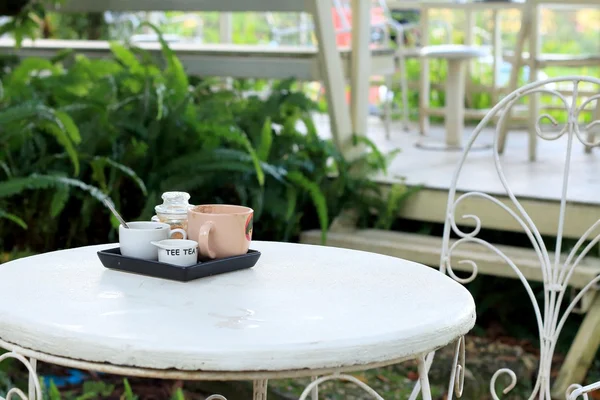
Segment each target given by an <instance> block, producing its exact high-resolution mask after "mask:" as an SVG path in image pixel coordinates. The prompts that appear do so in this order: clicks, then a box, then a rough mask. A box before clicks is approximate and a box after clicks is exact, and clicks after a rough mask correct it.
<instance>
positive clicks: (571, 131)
mask: <svg viewBox="0 0 600 400" xmlns="http://www.w3.org/2000/svg"><path fill="white" fill-rule="evenodd" d="M565 83H566V84H568V85H569V86H571V89H570V93H568V96H567V95H565V94H563V93H564V91H562V92H559V91H558V90H556V89H550V88H548V87H549V86H552V85H556V84H565ZM581 83H585V84H588V85H594V86H595V87H596V88H597V89H598V91H599V92H600V79H595V78H590V77H581V76H570V77H563V78H555V79H547V80H544V81H538V82H534V83H531V84H528V85H525V86H523V87H522V88H520V89H517V90H516V91H514V92H513V93H511V94H509V95H507V96H506V97H505V98H504V99H503V100H502V101H500V102H499V103H498V104H497V105H496V106H495V107H494V108H492V109H491V110H490V112H489V113H488V114H487V115H486V116H485V117H484V118H483V120H482V121H481V122H480V123H479V125H478V126H477V127H476V128H475V130H474V132H473V133H472V135H471V137H470V138H469V141H468V142H467V144H466V146H465V149H464V151H463V153H462V156H461V159H460V161H459V164H458V165H457V167H456V170H455V171H454V175H453V178H452V182H451V185H450V192H449V197H448V204H447V213H446V223H445V227H444V234H443V242H442V253H441V258H440V270H441V271H442V272H444V273H447V274H448V275H449V276H450V277H451V278H453V279H454V280H456V281H458V282H460V283H462V284H466V283H469V282H471V281H473V280H474V279H475V278H476V277H477V274H478V267H477V263H476V262H475V261H472V260H468V259H462V260H460V261H458V263H461V264H467V265H469V266H470V271H471V272H470V275H469V276H467V277H459V276H458V275H457V274H456V273H455V272H454V270H453V260H452V255H453V252H454V250H455V249H456V248H458V247H460V246H462V245H464V244H466V243H474V244H477V245H480V246H483V247H485V248H487V249H488V250H490V251H491V252H492V253H495V254H496V255H497V256H499V257H500V258H501V259H502V260H503V261H505V262H506V264H507V265H508V266H509V267H510V268H511V269H512V270H513V271H514V273H515V274H516V276H517V277H518V278H519V280H520V281H521V283H522V284H523V287H524V288H525V290H526V292H527V294H528V297H529V298H530V300H531V304H532V307H533V309H534V312H535V317H536V320H537V325H538V333H539V338H540V366H539V371H538V374H537V379H536V384H535V386H534V388H533V391H532V393H531V397H530V399H533V398H540V399H546V400H549V399H550V398H551V395H550V369H551V366H552V356H553V354H554V350H555V346H556V343H557V340H558V338H559V335H560V332H561V330H562V328H563V326H564V324H565V322H566V320H567V318H568V317H569V315H570V314H571V312H572V311H573V309H574V307H575V306H576V304H577V303H578V302H579V301H580V300H581V298H582V297H583V296H584V294H585V293H586V292H587V291H589V290H592V289H593V288H596V289H597V288H598V285H600V276H597V277H596V278H594V279H592V280H591V281H590V282H589V283H588V284H587V285H586V286H584V287H583V288H582V289H581V290H580V291H579V293H578V294H577V296H575V297H574V298H573V300H572V301H571V302H570V303H569V304H566V301H565V294H566V293H567V289H568V285H569V281H570V278H571V277H572V274H573V272H574V270H575V269H576V268H577V266H578V265H579V264H580V263H581V261H582V259H583V258H584V257H585V256H586V255H587V254H588V253H589V252H590V250H591V249H592V248H593V247H594V246H595V245H596V244H598V242H600V233H598V232H596V233H595V231H596V230H597V229H598V228H600V220H598V221H596V222H595V223H593V224H591V226H590V227H589V228H588V229H587V230H586V231H585V233H584V234H583V235H582V236H581V238H580V239H579V240H578V241H577V243H576V244H575V246H574V247H573V248H572V249H571V250H570V252H569V253H568V254H567V256H566V259H563V258H561V249H562V247H563V230H564V222H565V215H566V207H567V199H566V198H567V188H568V185H569V172H570V163H571V158H572V151H573V144H574V143H577V142H579V143H581V144H583V145H584V146H585V147H595V146H600V138H595V137H594V135H590V134H589V131H590V130H591V129H592V128H594V127H596V126H598V125H600V121H593V122H591V123H589V124H587V125H585V126H584V130H585V131H586V132H588V134H587V135H584V134H583V133H582V132H581V130H580V124H579V122H578V121H579V119H580V115H581V113H582V112H583V110H584V108H585V107H586V106H589V105H590V104H591V103H592V102H600V94H598V95H593V96H589V97H587V98H586V99H584V100H583V101H581V104H579V105H578V104H577V103H578V102H577V99H578V95H579V86H580V84H581ZM541 93H544V94H547V95H551V96H553V97H555V98H557V99H558V103H560V104H561V106H562V107H564V112H565V113H566V115H567V118H566V123H565V124H564V126H563V127H562V128H561V129H557V130H558V132H550V133H548V132H544V129H542V122H543V121H544V120H548V121H550V123H551V125H552V126H553V127H557V126H558V125H559V124H558V122H557V120H556V119H555V118H554V117H553V116H552V115H549V114H543V115H541V116H540V117H539V118H538V119H537V120H536V121H535V124H534V127H533V129H535V133H536V135H537V136H538V137H539V138H541V139H543V140H548V141H550V140H558V139H561V138H563V139H565V140H566V147H567V148H566V154H565V163H564V170H563V176H562V182H560V190H561V200H560V208H559V215H558V224H557V226H558V231H557V235H556V243H555V250H554V254H553V255H552V254H551V252H550V251H549V250H548V248H547V246H546V243H545V242H544V240H543V238H542V235H541V234H540V231H539V230H538V228H537V227H536V225H535V223H534V221H533V219H532V218H531V217H530V215H529V214H528V212H527V211H526V210H525V208H524V207H523V206H522V204H521V203H520V202H519V200H518V199H517V197H516V196H515V194H514V193H513V191H512V190H511V188H510V186H509V185H508V180H507V178H506V176H505V174H504V171H503V167H502V163H501V158H500V156H499V136H500V127H501V126H503V124H505V123H506V121H504V118H506V116H508V115H510V113H509V110H510V109H511V108H512V107H513V106H514V105H515V104H516V103H517V102H518V101H519V100H521V99H523V98H525V97H527V96H537V95H539V94H541ZM496 117H499V121H498V124H497V127H498V128H497V129H496V131H495V134H494V141H493V150H492V154H491V156H492V162H493V163H494V166H495V172H496V173H497V177H498V179H499V180H500V182H501V184H502V186H503V188H504V191H505V192H504V193H503V194H504V195H506V197H507V199H506V201H500V200H499V199H497V198H496V197H494V196H491V195H489V194H487V193H483V192H477V191H468V192H466V193H461V194H457V183H458V179H459V177H460V174H461V171H462V170H463V167H464V166H465V163H466V160H467V156H468V153H469V150H470V148H471V147H472V146H473V144H474V142H475V141H476V140H477V138H478V137H479V136H480V134H481V132H482V130H483V128H485V127H486V126H487V125H488V123H489V122H490V121H491V120H493V119H494V118H496ZM473 198H476V199H478V200H484V201H489V202H491V203H493V204H494V205H495V206H497V207H498V210H499V212H504V213H505V214H506V216H507V217H508V218H510V219H512V220H513V221H514V222H516V223H517V224H518V226H520V227H521V229H522V231H523V233H524V234H525V235H526V236H527V238H528V240H529V242H530V243H531V246H532V248H533V250H534V251H535V254H536V256H537V260H539V265H540V268H541V274H542V281H543V287H544V299H543V305H541V306H540V304H538V301H537V300H536V296H535V293H534V291H533V290H532V287H531V285H530V283H529V281H528V280H527V278H526V277H525V275H524V274H523V273H522V272H521V270H520V269H519V266H518V265H517V264H516V263H515V262H513V261H512V260H511V259H510V258H509V257H508V256H507V255H506V254H505V253H504V252H503V251H502V250H501V249H499V248H498V247H497V246H495V245H493V244H491V243H489V242H488V241H486V240H484V239H482V238H479V237H478V235H479V234H480V232H481V229H482V220H481V218H480V217H479V216H477V215H473V214H465V215H461V216H460V218H458V217H457V209H458V208H459V206H460V205H461V203H463V202H464V201H465V200H467V199H473ZM460 222H462V224H461V223H460ZM468 222H470V224H467V223H468ZM459 225H473V226H474V228H473V229H472V230H471V231H469V232H466V231H465V230H464V228H461V227H459ZM451 235H454V236H455V237H457V239H454V240H452V241H451V238H450V236H451ZM565 305H566V307H565V308H564V311H562V312H561V310H562V309H563V308H562V307H563V306H565ZM505 374H506V375H508V376H509V377H510V378H511V383H510V385H509V386H508V387H506V388H505V389H504V390H503V392H504V393H505V394H506V393H508V392H509V391H510V390H511V389H512V388H513V387H514V386H515V385H516V383H517V377H516V375H515V373H514V372H513V371H511V370H509V369H500V370H498V371H497V372H496V373H495V374H494V375H493V377H492V379H491V382H490V391H491V395H492V397H493V398H494V399H495V400H499V399H500V397H499V395H498V394H497V393H496V389H495V386H496V380H497V379H498V377H499V376H501V375H505ZM599 388H600V383H599V384H596V385H589V386H586V387H581V386H579V385H572V386H571V387H570V388H569V390H568V392H567V394H566V398H567V400H576V399H579V398H581V399H584V400H585V399H587V398H588V397H587V393H589V392H590V391H593V390H597V389H599Z"/></svg>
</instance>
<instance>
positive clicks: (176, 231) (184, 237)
mask: <svg viewBox="0 0 600 400" xmlns="http://www.w3.org/2000/svg"><path fill="white" fill-rule="evenodd" d="M175 233H181V235H182V236H183V240H186V239H187V232H186V231H185V230H183V229H181V228H177V229H171V230H170V231H169V239H170V238H171V236H173V234H175Z"/></svg>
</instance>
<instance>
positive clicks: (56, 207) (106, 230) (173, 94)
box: [0, 27, 400, 251]
mask: <svg viewBox="0 0 600 400" xmlns="http://www.w3.org/2000/svg"><path fill="white" fill-rule="evenodd" d="M152 28H153V29H154V27H152ZM157 32H158V31H157ZM158 33H159V37H160V32H158ZM160 40H161V45H162V57H161V58H160V59H156V57H153V56H151V55H150V54H148V53H147V52H145V51H143V50H142V49H139V48H137V47H135V46H132V45H130V44H127V43H116V42H115V43H111V52H112V55H113V57H112V58H104V59H94V60H92V59H88V58H86V57H84V56H83V55H80V54H76V53H74V52H71V51H69V50H65V51H63V52H61V53H60V54H58V55H57V56H56V57H54V58H53V59H51V60H43V59H38V58H28V59H24V60H22V61H21V62H20V63H19V64H18V65H16V66H15V67H12V68H6V69H5V70H6V71H8V72H7V73H5V75H4V76H1V75H0V78H1V79H0V81H1V82H2V84H3V85H2V87H3V92H4V97H3V98H2V99H1V100H0V112H2V111H6V113H7V114H6V115H5V116H4V118H5V119H6V121H9V119H8V118H13V122H11V123H12V124H14V126H15V127H16V128H18V129H12V128H11V129H4V125H3V124H2V126H3V128H2V135H3V136H2V138H0V140H3V141H6V144H3V148H4V149H6V150H7V151H6V153H5V154H3V155H2V157H1V158H0V160H1V161H2V162H3V163H4V164H6V165H7V168H8V169H7V171H8V173H6V171H5V173H6V179H8V178H11V179H12V178H18V179H22V180H18V181H15V182H13V184H12V186H10V185H9V184H8V183H6V185H7V186H6V188H4V189H3V188H2V185H0V193H1V191H2V190H4V191H5V192H6V193H12V195H11V196H10V197H9V196H8V195H6V196H4V197H2V196H0V201H1V202H2V203H0V204H2V205H3V206H2V207H1V208H2V209H3V211H4V214H5V218H11V219H12V220H13V221H15V222H17V223H20V222H23V223H24V224H27V225H31V223H30V222H31V221H36V229H35V232H32V233H29V234H28V235H27V236H26V238H27V239H26V241H27V243H20V242H18V241H17V240H16V239H15V238H13V237H12V236H10V235H7V232H8V230H5V229H3V228H1V227H0V238H1V239H0V240H2V241H3V245H4V246H5V247H8V248H13V247H15V246H16V247H17V248H30V249H34V250H38V251H46V250H51V249H55V248H61V247H69V246H77V245H86V244H92V243H105V242H107V241H114V240H115V239H116V235H115V230H114V226H113V225H111V222H110V221H111V218H110V214H109V213H108V211H107V210H105V209H104V207H103V206H102V205H101V204H99V203H98V201H97V199H98V198H99V197H98V196H103V195H106V196H109V197H110V198H112V199H114V202H115V205H116V207H117V208H118V209H119V211H120V212H121V213H122V214H123V215H124V216H125V218H127V219H129V220H135V219H142V220H147V219H149V218H150V217H151V216H152V214H153V212H154V209H153V208H154V206H155V205H156V204H157V203H159V202H160V201H161V200H160V195H161V194H162V192H164V191H169V190H184V191H188V192H190V194H191V195H192V200H193V202H195V203H196V204H200V203H214V202H217V203H234V204H244V205H249V206H251V207H252V208H254V210H255V218H256V230H255V237H256V238H257V239H268V240H295V239H297V237H298V234H299V233H300V231H301V230H303V229H310V228H317V227H320V228H321V229H322V232H323V237H324V238H325V234H326V231H327V229H328V227H329V225H330V223H331V221H332V220H333V218H334V217H335V216H336V215H338V214H339V213H340V212H341V210H343V209H344V208H348V207H355V208H357V209H359V210H360V212H361V213H362V214H364V218H363V219H364V220H365V221H367V220H368V219H369V218H368V217H367V216H368V215H371V213H373V212H375V213H376V214H377V215H379V216H380V218H388V219H389V218H393V217H392V215H393V210H394V208H395V207H396V205H397V204H399V203H400V202H399V197H398V196H391V197H389V199H391V200H393V202H394V204H391V203H390V204H391V205H390V204H388V202H387V200H384V199H385V196H383V194H382V193H381V192H380V189H379V188H378V186H377V185H375V184H374V183H373V182H372V181H371V176H372V175H373V174H376V173H378V172H381V171H383V170H385V168H386V165H387V161H388V158H387V157H386V156H384V155H382V154H381V153H380V152H379V151H378V150H377V148H376V147H375V146H374V145H373V144H372V143H370V142H368V141H367V142H368V143H366V144H367V148H368V149H369V152H367V153H365V154H364V155H363V157H361V158H359V159H358V160H353V161H352V162H349V161H347V160H346V159H345V158H344V157H343V156H342V155H341V154H340V153H339V152H338V151H337V149H336V147H335V146H334V144H333V143H332V142H331V141H330V140H325V139H323V138H321V137H320V136H319V135H318V134H317V131H316V128H315V126H314V124H313V122H312V113H313V112H315V111H316V110H317V106H316V104H315V103H314V102H312V101H310V100H309V99H308V98H307V97H306V96H305V95H304V94H302V93H300V92H296V91H294V90H292V82H291V81H283V82H280V83H279V84H277V85H275V86H274V87H273V88H272V91H271V93H270V95H269V97H268V98H266V99H261V98H259V97H258V96H248V95H247V93H246V92H245V91H244V87H246V86H247V85H246V82H245V81H244V80H238V81H236V82H235V84H234V86H233V88H232V89H230V90H224V89H221V88H218V87H217V86H216V85H213V84H212V80H204V79H198V78H194V79H191V78H190V77H188V76H187V75H186V73H185V71H184V69H183V66H182V64H181V62H180V61H179V59H178V58H177V57H176V55H175V54H174V53H173V51H172V50H171V49H170V48H169V47H168V46H167V44H166V43H165V42H164V41H163V40H162V38H160ZM32 109H35V110H38V111H39V112H35V114H36V116H35V117H34V118H33V117H32V113H33V112H32V111H31V110H32ZM9 111H10V114H8V112H9ZM1 115H2V114H0V122H3V121H2V116H1ZM17 115H20V116H21V119H19V118H18V117H17ZM25 120H28V121H29V122H27V123H26V122H23V121H25ZM32 121H33V123H32ZM360 140H362V141H363V143H357V144H365V143H364V142H365V139H360ZM392 155H393V154H392ZM0 165H2V164H0ZM50 177H54V178H53V180H51V178H50ZM25 178H27V179H28V180H27V181H25V180H24V179H25ZM66 179H70V180H66ZM74 179H77V180H78V181H79V182H80V183H84V182H85V184H86V185H92V186H93V187H94V188H97V190H92V189H90V188H89V187H87V190H88V192H89V193H91V194H92V196H89V195H81V194H79V192H80V191H74V190H72V189H73V187H78V188H80V189H84V190H86V187H84V186H82V185H80V184H75V183H74V181H73V180H74ZM11 187H13V188H14V191H12V192H11ZM28 188H32V189H34V188H37V189H45V188H52V189H53V190H55V193H54V194H53V195H52V197H48V196H47V192H46V191H45V190H36V191H28V192H27V195H25V190H26V189H28ZM95 195H96V199H94V196H95ZM49 211H51V212H49ZM15 217H17V218H15ZM113 222H114V221H113Z"/></svg>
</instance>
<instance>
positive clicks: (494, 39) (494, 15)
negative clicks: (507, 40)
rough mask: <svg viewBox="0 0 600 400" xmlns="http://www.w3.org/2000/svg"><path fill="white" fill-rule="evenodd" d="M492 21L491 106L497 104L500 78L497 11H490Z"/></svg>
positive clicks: (500, 46)
mask: <svg viewBox="0 0 600 400" xmlns="http://www.w3.org/2000/svg"><path fill="white" fill-rule="evenodd" d="M492 20H493V21H494V28H493V29H494V33H493V36H492V51H493V54H494V59H493V71H492V80H493V82H492V96H491V99H492V104H496V103H498V101H499V100H500V96H499V95H498V92H499V87H498V78H499V76H500V65H501V64H500V60H501V59H502V30H501V28H502V26H501V19H500V12H499V11H498V10H494V11H492Z"/></svg>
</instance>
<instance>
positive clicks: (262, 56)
mask: <svg viewBox="0 0 600 400" xmlns="http://www.w3.org/2000/svg"><path fill="white" fill-rule="evenodd" d="M136 46H137V47H139V48H141V49H143V50H146V51H148V52H149V53H150V54H151V55H153V56H155V57H159V56H160V51H161V50H160V45H159V44H158V43H136ZM169 46H170V47H171V49H172V50H174V51H175V52H176V53H177V55H178V57H179V59H180V60H181V62H182V64H183V66H184V68H185V69H186V72H187V73H188V74H190V75H196V76H223V77H234V78H264V79H287V78H295V79H298V80H304V81H319V80H321V79H322V76H321V75H322V74H321V68H320V67H319V63H318V59H317V56H318V50H317V49H316V48H315V47H309V46H307V47H304V48H301V47H299V46H264V45H235V44H196V43H170V44H169ZM0 49H2V51H3V52H4V53H5V54H15V55H17V56H19V57H42V58H51V57H54V56H55V55H56V54H57V53H58V52H59V51H61V50H63V49H73V50H75V51H76V52H77V53H79V54H83V55H85V56H87V57H89V58H106V57H109V56H110V45H109V42H106V41H93V40H52V39H38V40H36V41H31V40H25V41H23V43H22V46H21V48H19V49H15V47H14V41H13V40H12V39H0ZM339 52H340V57H341V59H342V67H343V69H344V73H345V76H346V77H349V76H350V74H351V70H352V66H351V55H352V52H351V50H350V49H349V48H342V49H340V50H339ZM371 53H372V63H371V73H372V74H374V75H384V74H390V73H393V72H394V70H395V63H394V57H395V54H394V50H393V49H390V48H377V49H372V50H371Z"/></svg>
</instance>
